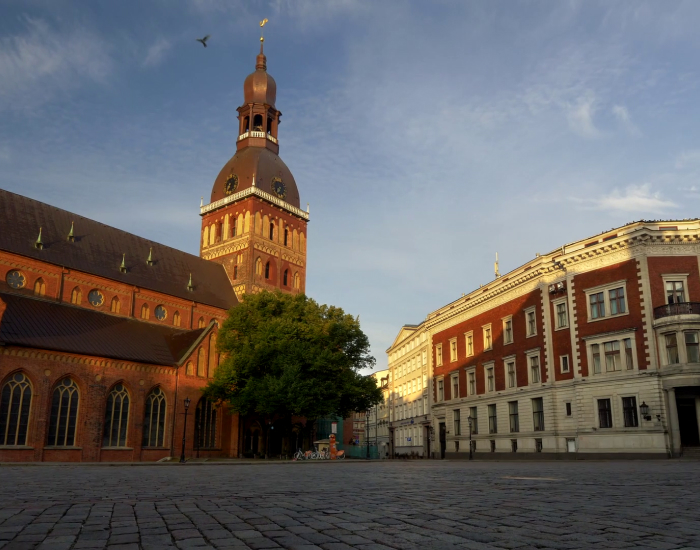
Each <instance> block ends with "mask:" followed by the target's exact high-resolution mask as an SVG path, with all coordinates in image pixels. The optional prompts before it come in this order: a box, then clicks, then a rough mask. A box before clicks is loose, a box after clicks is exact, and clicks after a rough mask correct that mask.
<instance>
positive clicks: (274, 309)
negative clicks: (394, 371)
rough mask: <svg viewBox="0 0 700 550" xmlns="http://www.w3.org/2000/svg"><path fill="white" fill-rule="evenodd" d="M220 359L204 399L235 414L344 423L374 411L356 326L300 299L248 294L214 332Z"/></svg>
mask: <svg viewBox="0 0 700 550" xmlns="http://www.w3.org/2000/svg"><path fill="white" fill-rule="evenodd" d="M217 342H218V348H219V351H220V352H221V354H222V357H224V359H223V361H222V362H221V364H220V365H219V367H218V368H217V369H216V373H215V375H214V378H213V380H211V381H210V382H209V384H208V385H207V387H206V388H205V390H204V392H205V394H206V395H207V396H208V397H209V398H210V399H214V400H223V401H226V402H227V403H228V404H229V406H230V408H231V409H232V410H233V411H235V412H238V413H241V414H244V415H248V414H259V415H262V416H266V417H287V418H290V417H292V416H302V417H306V418H307V419H316V418H323V417H326V416H341V417H343V418H346V417H348V416H349V415H350V413H351V412H352V411H363V410H366V409H368V408H370V407H371V406H373V405H375V404H377V403H379V401H381V399H382V395H381V390H380V389H379V388H378V387H377V384H376V381H375V379H374V378H373V377H371V376H363V375H362V374H360V370H362V369H367V368H371V367H373V366H374V364H375V359H374V357H372V356H370V355H369V339H368V338H367V336H366V335H365V334H364V333H363V332H362V330H361V329H360V322H359V319H356V318H353V317H352V316H351V315H348V314H346V313H345V312H344V311H343V310H342V309H341V308H338V307H333V306H327V305H319V304H318V303H317V302H315V301H314V300H312V299H311V298H308V297H307V296H305V295H304V294H295V295H290V294H283V293H281V292H279V291H276V292H261V293H258V294H248V295H246V296H245V297H244V299H243V301H242V303H241V304H239V305H238V306H237V307H235V308H233V309H232V310H231V311H230V312H229V317H228V319H227V320H226V321H225V322H224V324H223V327H222V328H221V329H220V330H219V335H218V339H217Z"/></svg>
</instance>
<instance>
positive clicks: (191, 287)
mask: <svg viewBox="0 0 700 550" xmlns="http://www.w3.org/2000/svg"><path fill="white" fill-rule="evenodd" d="M187 290H189V291H190V292H192V291H193V290H194V285H193V284H192V273H190V282H189V283H187Z"/></svg>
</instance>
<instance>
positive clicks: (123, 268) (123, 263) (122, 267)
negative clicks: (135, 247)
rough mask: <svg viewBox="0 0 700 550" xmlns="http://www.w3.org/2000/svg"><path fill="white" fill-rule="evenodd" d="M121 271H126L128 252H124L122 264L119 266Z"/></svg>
mask: <svg viewBox="0 0 700 550" xmlns="http://www.w3.org/2000/svg"><path fill="white" fill-rule="evenodd" d="M119 271H121V272H122V273H126V254H122V265H120V266H119Z"/></svg>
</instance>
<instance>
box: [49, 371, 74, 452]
mask: <svg viewBox="0 0 700 550" xmlns="http://www.w3.org/2000/svg"><path fill="white" fill-rule="evenodd" d="M79 401H80V395H79V394H78V386H76V384H75V382H74V381H73V380H71V379H70V378H64V379H63V380H61V382H60V383H59V384H58V386H56V388H55V389H54V390H53V397H52V399H51V417H50V418H49V437H48V444H49V445H50V446H59V447H72V446H73V445H75V427H76V425H77V421H78V403H79Z"/></svg>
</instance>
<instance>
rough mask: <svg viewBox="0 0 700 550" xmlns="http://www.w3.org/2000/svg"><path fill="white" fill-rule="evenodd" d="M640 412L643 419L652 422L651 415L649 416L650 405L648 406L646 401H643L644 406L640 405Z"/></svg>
mask: <svg viewBox="0 0 700 550" xmlns="http://www.w3.org/2000/svg"><path fill="white" fill-rule="evenodd" d="M639 412H640V413H641V415H642V418H644V420H651V415H650V414H649V405H647V404H646V403H645V402H644V401H642V404H641V405H639Z"/></svg>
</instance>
